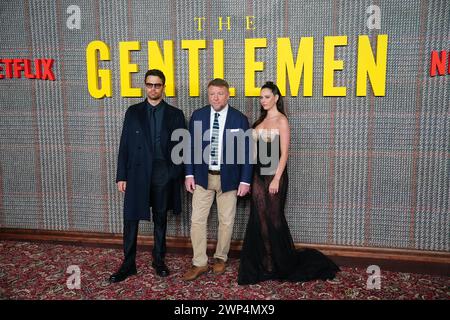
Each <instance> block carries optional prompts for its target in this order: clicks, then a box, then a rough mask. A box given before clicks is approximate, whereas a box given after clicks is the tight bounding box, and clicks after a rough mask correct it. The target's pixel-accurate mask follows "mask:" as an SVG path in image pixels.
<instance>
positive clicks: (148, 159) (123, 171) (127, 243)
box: [109, 69, 186, 282]
mask: <svg viewBox="0 0 450 320" xmlns="http://www.w3.org/2000/svg"><path fill="white" fill-rule="evenodd" d="M144 79H145V86H146V93H147V98H146V99H145V100H144V101H143V102H141V103H138V104H135V105H132V106H130V107H129V108H128V110H127V112H126V113H125V119H124V123H123V129H122V136H121V139H120V147H119V155H118V164H117V177H116V183H117V187H118V190H119V191H120V192H123V193H125V199H124V210H123V219H124V226H123V249H124V260H123V263H122V265H121V267H120V268H119V270H118V271H117V272H116V273H114V274H113V275H111V277H110V278H109V280H110V282H120V281H123V280H125V279H126V278H127V277H128V276H130V275H134V274H136V273H137V270H136V263H135V259H136V242H137V234H138V226H139V220H150V207H151V208H152V210H151V211H152V216H153V223H154V231H153V236H154V246H153V251H152V256H153V261H152V266H153V268H154V269H155V271H156V273H157V274H158V275H159V276H162V277H165V276H167V275H169V270H168V268H167V266H166V264H165V261H164V257H165V253H166V229H167V209H168V203H169V196H171V197H172V198H173V199H175V201H170V202H171V203H172V205H173V208H174V213H176V212H175V211H180V208H181V204H180V201H181V195H180V193H181V183H182V180H181V179H182V178H183V165H181V164H174V162H173V161H172V158H171V153H172V149H173V148H174V146H175V145H176V144H178V141H172V139H171V136H172V132H173V131H175V130H177V129H181V128H185V127H186V123H185V118H184V114H183V112H182V111H181V110H180V109H177V108H175V107H173V106H171V105H169V104H168V103H167V102H165V101H164V99H163V95H164V88H165V80H166V79H165V76H164V74H163V73H162V72H161V71H160V70H157V69H152V70H149V71H147V73H146V74H145V78H144ZM173 190H176V191H175V192H173ZM173 199H172V200H173ZM174 202H175V203H174Z"/></svg>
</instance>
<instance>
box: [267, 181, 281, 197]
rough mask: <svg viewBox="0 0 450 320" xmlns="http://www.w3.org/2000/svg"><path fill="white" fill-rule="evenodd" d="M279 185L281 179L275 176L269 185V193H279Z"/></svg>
mask: <svg viewBox="0 0 450 320" xmlns="http://www.w3.org/2000/svg"><path fill="white" fill-rule="evenodd" d="M279 186H280V179H276V178H273V180H272V182H271V183H270V185H269V193H270V194H276V193H278V188H279Z"/></svg>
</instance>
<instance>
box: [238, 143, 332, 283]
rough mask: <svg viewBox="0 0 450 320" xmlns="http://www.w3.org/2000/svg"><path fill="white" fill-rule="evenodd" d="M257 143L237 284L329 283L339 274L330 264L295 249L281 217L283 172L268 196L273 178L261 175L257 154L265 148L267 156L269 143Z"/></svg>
mask: <svg viewBox="0 0 450 320" xmlns="http://www.w3.org/2000/svg"><path fill="white" fill-rule="evenodd" d="M271 137H272V141H273V139H279V135H278V134H277V135H275V136H274V135H271ZM257 139H258V143H257V146H258V147H257V156H258V158H257V159H258V161H257V164H256V165H255V166H254V174H253V182H252V186H251V187H252V194H251V210H250V218H249V221H248V224H247V229H246V232H245V237H244V243H243V247H242V251H241V258H240V265H239V273H238V284H240V285H245V284H255V283H258V282H260V281H265V280H270V279H277V280H286V281H292V282H303V281H309V280H313V279H322V280H326V279H333V278H334V277H335V275H336V272H338V271H339V268H338V267H337V266H336V264H335V263H334V262H333V261H331V260H330V259H328V258H327V257H326V256H325V255H323V254H322V253H321V252H319V251H317V250H315V249H301V250H298V249H296V248H295V246H294V242H293V240H292V236H291V233H290V231H289V227H288V224H287V221H286V218H285V216H284V205H285V203H286V195H287V188H288V174H287V170H286V169H285V170H284V172H283V174H282V176H281V179H280V185H279V190H278V193H276V194H273V195H272V194H270V193H269V185H270V182H271V181H272V179H273V175H265V174H266V173H267V172H264V168H265V167H266V166H264V165H263V164H261V161H260V151H261V148H263V147H264V148H267V149H266V150H268V152H267V154H268V156H270V150H271V142H270V140H271V139H269V141H267V139H264V138H263V137H261V136H258V137H257ZM278 141H279V140H278ZM278 145H279V143H278ZM264 162H266V161H264ZM264 162H263V163H264ZM266 169H267V168H266ZM266 171H267V170H266ZM261 173H264V174H261Z"/></svg>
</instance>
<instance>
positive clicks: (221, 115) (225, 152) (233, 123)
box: [183, 79, 252, 281]
mask: <svg viewBox="0 0 450 320" xmlns="http://www.w3.org/2000/svg"><path fill="white" fill-rule="evenodd" d="M229 95H230V94H229V85H228V83H227V82H226V81H225V80H223V79H214V80H212V81H210V82H209V84H208V100H209V103H210V105H207V106H205V107H203V108H201V109H199V110H196V111H194V112H193V114H192V117H191V120H190V122H189V132H190V135H191V141H192V139H193V137H194V139H195V134H196V131H197V129H196V128H198V126H201V133H202V135H201V137H205V133H206V139H205V140H206V141H203V140H204V139H202V138H200V139H201V140H202V143H201V148H198V149H199V150H197V149H196V148H195V146H196V141H195V142H191V152H190V157H189V159H188V161H187V163H185V170H186V179H185V186H186V190H187V191H188V192H191V193H192V194H193V197H192V217H191V241H192V249H193V259H192V267H191V268H190V269H189V270H188V271H187V272H186V273H185V274H184V276H183V279H184V280H186V281H189V280H194V279H196V278H197V277H198V276H200V275H201V274H202V273H205V272H207V271H208V269H209V268H208V256H207V254H206V247H207V239H206V236H207V234H206V227H207V220H208V216H209V212H210V209H211V206H212V204H213V202H214V199H216V202H217V212H218V218H219V229H218V235H217V245H216V251H215V253H214V258H215V262H214V265H213V271H214V273H215V274H221V273H223V272H225V266H226V261H227V259H228V251H229V249H230V242H231V236H232V232H233V225H234V217H235V214H236V203H237V197H238V196H245V195H246V194H247V193H248V192H249V190H250V182H251V178H252V165H251V164H250V157H249V141H248V139H247V140H245V139H243V140H242V139H241V140H239V139H238V140H237V141H238V142H237V143H236V139H234V138H233V139H231V138H230V135H229V134H227V133H230V132H239V131H240V133H241V134H243V133H244V132H246V131H247V130H248V129H249V124H248V119H247V117H246V116H245V115H244V114H242V113H241V112H239V111H238V110H236V109H234V108H232V107H231V106H229V105H228V99H229ZM208 131H209V134H208ZM208 138H209V139H208ZM208 147H209V148H208ZM200 149H201V150H200ZM205 150H206V152H205ZM230 153H232V154H231V155H230ZM196 154H197V155H198V154H201V157H200V158H201V159H199V158H198V157H196ZM239 159H243V160H239Z"/></svg>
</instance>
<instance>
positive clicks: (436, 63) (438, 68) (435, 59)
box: [430, 50, 450, 77]
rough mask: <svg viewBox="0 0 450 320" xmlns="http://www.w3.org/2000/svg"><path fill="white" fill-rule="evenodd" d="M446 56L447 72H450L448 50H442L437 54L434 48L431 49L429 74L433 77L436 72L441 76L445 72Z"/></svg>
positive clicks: (449, 53)
mask: <svg viewBox="0 0 450 320" xmlns="http://www.w3.org/2000/svg"><path fill="white" fill-rule="evenodd" d="M447 56H448V63H447V65H448V68H447V74H450V51H448V52H447V51H445V50H442V51H441V53H440V54H439V53H438V52H437V51H436V50H434V51H431V65H430V76H432V77H434V76H436V74H439V75H440V76H443V75H444V74H445V62H446V61H447Z"/></svg>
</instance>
